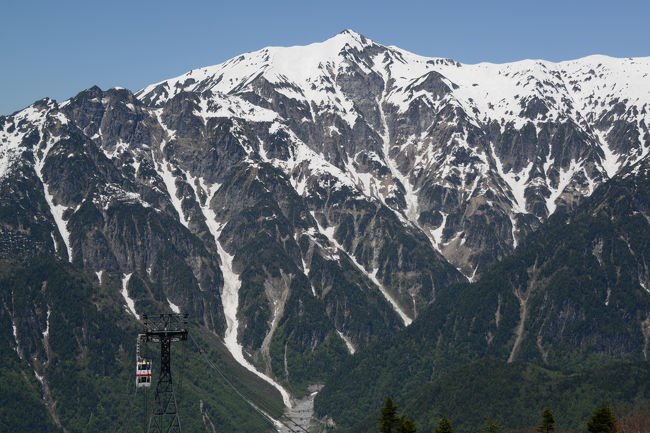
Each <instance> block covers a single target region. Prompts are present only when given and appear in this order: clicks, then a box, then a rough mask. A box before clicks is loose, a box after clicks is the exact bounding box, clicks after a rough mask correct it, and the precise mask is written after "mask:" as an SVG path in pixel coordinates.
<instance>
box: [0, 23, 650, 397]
mask: <svg viewBox="0 0 650 433" xmlns="http://www.w3.org/2000/svg"><path fill="white" fill-rule="evenodd" d="M649 73H650V58H639V59H613V58H608V57H603V56H592V57H587V58H584V59H579V60H575V61H568V62H561V63H551V62H546V61H530V60H527V61H522V62H516V63H510V64H505V65H494V64H486V63H483V64H477V65H462V64H460V63H457V62H455V61H453V60H449V59H438V58H425V57H421V56H417V55H415V54H412V53H409V52H407V51H404V50H401V49H399V48H395V47H387V46H383V45H380V44H377V43H375V42H373V41H371V40H369V39H367V38H365V37H364V36H361V35H359V34H357V33H354V32H352V31H347V30H346V31H344V32H342V33H340V34H338V35H336V36H334V37H333V38H331V39H329V40H327V41H325V42H322V43H316V44H311V45H308V46H305V47H289V48H279V47H273V48H265V49H262V50H260V51H257V52H253V53H247V54H243V55H241V56H239V57H237V58H233V59H231V60H228V61H226V62H225V63H222V64H220V65H216V66H211V67H207V68H202V69H197V70H193V71H191V72H188V73H187V74H185V75H182V76H180V77H177V78H173V79H170V80H167V81H163V82H160V83H157V84H152V85H150V86H147V87H146V88H144V89H142V90H140V91H138V92H137V93H135V94H132V93H131V92H130V91H128V90H125V89H110V90H108V91H101V90H100V89H99V88H96V87H94V88H91V89H88V90H86V91H84V92H81V93H80V94H79V95H77V96H76V97H74V98H71V99H70V100H68V101H65V102H63V103H61V104H58V103H57V102H55V101H52V100H42V101H38V102H36V103H35V104H33V105H32V106H30V107H28V108H26V109H25V110H22V111H19V112H17V113H14V114H12V115H10V116H3V117H0V197H1V199H0V205H1V207H2V211H3V212H2V213H0V229H1V230H2V231H1V239H0V240H1V242H2V245H3V247H4V248H3V251H4V255H5V259H7V260H27V259H29V258H30V257H32V256H33V255H34V254H37V253H38V254H42V253H47V254H51V255H56V256H57V257H59V258H61V259H64V260H67V261H69V262H71V263H72V265H73V266H76V267H78V268H80V269H83V271H85V272H86V273H87V274H88V275H90V276H93V278H95V276H96V282H97V283H98V284H100V285H102V286H106V287H108V288H107V290H108V291H109V293H112V296H113V297H114V301H115V302H117V303H120V304H122V305H123V306H124V313H125V314H131V315H132V316H134V317H137V316H138V315H139V314H141V313H143V312H146V311H156V310H157V309H160V308H161V306H165V307H168V308H171V309H172V310H176V309H178V308H181V309H182V310H183V311H187V312H189V313H190V314H191V315H192V316H193V317H195V318H197V320H198V321H199V322H200V323H201V324H202V325H204V326H206V327H207V328H209V329H211V330H214V331H216V332H217V333H218V334H219V335H221V336H222V337H223V338H224V341H225V343H226V345H227V346H228V348H229V349H230V351H231V353H232V354H233V356H234V357H235V358H236V359H238V360H239V361H240V362H241V363H242V364H243V365H245V366H246V367H247V368H249V369H251V370H254V371H255V372H256V373H257V374H259V375H261V376H262V377H263V378H264V380H267V381H269V382H270V383H273V384H274V385H275V386H277V387H278V388H279V389H280V388H281V386H280V385H279V383H282V385H283V386H285V387H288V388H291V389H293V390H299V391H304V389H306V385H307V384H308V383H314V382H316V381H318V380H320V379H321V378H322V377H325V376H326V375H327V374H328V373H330V372H331V371H333V369H334V368H335V367H336V365H338V363H339V362H341V360H342V359H344V358H345V357H346V356H347V352H350V353H352V352H354V350H355V349H356V348H358V347H363V346H365V345H367V344H368V343H370V342H372V341H375V340H377V339H381V338H383V337H384V336H386V335H391V334H394V333H395V332H397V331H398V330H399V329H401V328H403V327H404V326H406V325H408V324H410V323H411V321H412V320H413V319H415V318H416V317H417V315H418V311H419V310H421V309H422V308H423V307H424V306H426V305H428V304H429V303H430V302H431V301H432V300H434V299H435V296H436V291H437V290H439V289H441V288H444V287H447V286H449V285H450V284H452V283H455V282H459V281H463V280H465V279H466V278H471V279H473V278H477V277H478V276H479V275H481V274H482V273H483V272H484V271H486V270H487V268H488V267H489V266H490V265H492V264H494V263H496V262H497V261H498V260H499V259H501V258H502V257H504V256H505V255H507V254H509V253H511V252H512V251H513V249H514V248H515V247H516V245H517V243H518V242H519V241H520V240H521V239H523V237H524V236H525V235H526V234H527V233H529V232H530V231H532V230H534V229H535V228H536V227H537V226H538V225H539V224H540V223H541V222H542V221H544V220H545V219H546V218H547V217H548V216H549V215H551V214H552V213H554V212H558V211H559V210H562V209H571V208H573V207H574V206H575V205H576V204H577V202H579V201H580V200H581V199H582V198H583V197H585V196H588V195H590V194H591V193H592V192H593V190H594V188H596V187H597V186H598V185H599V184H601V183H603V182H605V181H606V180H608V179H609V178H610V177H612V176H613V175H614V174H615V173H616V172H617V171H619V170H621V169H622V168H624V167H627V166H629V165H631V164H633V163H634V162H636V161H638V160H639V159H640V158H642V157H643V156H644V155H647V153H648V151H649V150H650V135H649V132H648V124H649V123H650V115H649V114H648V110H650V77H648V74H649ZM459 271H460V272H459ZM463 274H464V276H463ZM111 284H113V286H111ZM109 289H110V290H109ZM39 308H40V309H38V311H36V312H34V314H33V315H34V317H40V316H39V315H43V314H44V313H43V312H46V311H48V308H47V306H41V307H39ZM41 319H42V320H41ZM39 320H40V322H38V323H41V322H42V323H45V322H44V320H45V319H44V318H40V319H39ZM37 325H38V324H35V325H34V326H37ZM38 326H40V325H38ZM40 331H42V330H40ZM40 331H39V332H40ZM17 332H19V333H20V330H19V331H17ZM16 341H18V339H16ZM45 380H46V379H45ZM283 392H284V390H283ZM284 397H285V401H286V403H287V404H290V402H289V395H288V394H284Z"/></svg>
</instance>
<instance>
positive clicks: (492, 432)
mask: <svg viewBox="0 0 650 433" xmlns="http://www.w3.org/2000/svg"><path fill="white" fill-rule="evenodd" d="M500 431H501V427H500V426H499V423H498V422H494V421H492V420H491V419H490V418H488V419H487V426H485V428H484V429H483V432H482V433H499V432H500Z"/></svg>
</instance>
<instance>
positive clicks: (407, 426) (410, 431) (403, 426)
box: [395, 415, 417, 433]
mask: <svg viewBox="0 0 650 433" xmlns="http://www.w3.org/2000/svg"><path fill="white" fill-rule="evenodd" d="M395 433H417V428H416V427H415V424H413V421H411V420H410V419H409V417H407V416H406V415H402V416H401V417H400V418H399V427H397V430H395Z"/></svg>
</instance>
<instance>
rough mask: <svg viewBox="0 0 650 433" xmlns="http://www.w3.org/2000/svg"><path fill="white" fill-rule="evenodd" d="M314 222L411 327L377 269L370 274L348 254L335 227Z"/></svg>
mask: <svg viewBox="0 0 650 433" xmlns="http://www.w3.org/2000/svg"><path fill="white" fill-rule="evenodd" d="M312 216H314V215H313V213H312ZM314 220H316V224H318V230H319V231H320V232H321V233H323V234H324V235H325V236H326V237H327V239H329V241H330V242H331V243H332V244H333V245H335V246H336V248H338V249H339V250H340V251H343V252H344V253H346V255H347V256H348V257H349V258H350V260H351V261H352V263H354V265H355V266H356V267H357V268H358V269H359V270H360V271H362V272H363V273H364V274H365V275H366V276H367V277H368V278H370V280H371V281H372V282H373V283H375V285H376V286H377V287H378V288H379V291H380V292H381V294H382V295H384V298H386V300H387V301H388V302H389V303H390V304H391V305H392V306H393V309H394V310H395V312H396V313H397V314H398V315H399V317H400V318H401V319H402V321H403V322H404V325H405V326H409V325H410V324H411V323H412V322H413V319H411V318H410V317H409V316H408V315H407V314H406V313H405V312H404V311H403V310H402V308H401V307H400V306H399V304H398V303H397V301H395V299H394V298H393V297H392V296H391V295H390V294H389V293H388V291H387V290H386V288H384V286H383V284H382V283H381V282H380V281H379V279H378V278H377V271H378V270H377V269H374V270H373V271H372V272H368V271H367V270H366V268H365V267H364V266H362V265H361V263H359V262H358V261H357V259H356V258H355V257H354V256H353V255H352V254H348V253H347V252H346V251H345V249H344V248H343V246H342V245H341V244H339V243H338V241H337V240H336V238H335V237H334V230H335V229H336V228H335V227H334V226H331V227H327V228H323V227H321V225H320V223H319V222H318V220H317V219H316V218H315V217H314Z"/></svg>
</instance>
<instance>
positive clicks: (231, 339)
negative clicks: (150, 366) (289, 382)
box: [168, 173, 291, 407]
mask: <svg viewBox="0 0 650 433" xmlns="http://www.w3.org/2000/svg"><path fill="white" fill-rule="evenodd" d="M186 176H188V174H187V173H186ZM190 179H191V178H190ZM193 180H194V185H195V186H194V194H195V198H196V202H197V203H198V204H199V207H200V208H201V212H202V213H203V217H204V218H205V223H206V225H207V226H208V230H209V231H210V234H212V237H213V238H214V242H215V244H216V246H217V252H218V254H219V259H220V261H221V273H222V275H223V290H222V293H221V302H222V304H223V313H224V316H225V317H226V332H225V335H224V344H225V346H226V348H227V349H228V351H229V352H230V354H231V355H232V356H233V358H235V360H236V361H237V362H238V363H239V364H240V365H242V366H243V367H244V368H246V369H247V370H248V371H250V372H251V373H253V374H255V375H256V376H258V377H259V378H261V379H262V380H264V381H265V382H267V383H269V384H270V385H272V386H273V387H274V388H276V389H277V390H278V391H279V392H280V395H282V401H283V402H284V405H285V406H286V407H291V396H290V395H289V393H288V392H287V390H286V389H284V388H283V387H282V385H280V384H279V383H277V382H276V381H275V380H273V379H271V378H270V377H269V376H267V375H266V374H264V373H262V372H261V371H259V370H257V368H255V366H254V365H253V364H251V363H250V362H249V361H248V360H247V359H246V357H245V356H244V350H243V349H244V348H243V347H242V345H241V344H239V341H238V339H237V335H238V332H239V319H238V318H237V310H238V308H239V288H240V287H241V280H240V278H239V275H237V274H236V273H235V271H234V270H233V267H232V261H233V259H234V256H231V255H230V254H228V253H227V252H226V250H224V249H223V247H222V245H221V243H220V242H219V236H220V235H221V230H222V229H223V225H222V224H219V222H217V216H216V214H215V212H214V211H213V210H212V209H211V208H210V202H211V201H212V199H213V198H214V195H215V194H216V193H217V191H219V188H220V187H221V185H219V184H214V185H208V184H207V183H206V182H205V180H204V179H203V178H194V179H193ZM197 184H198V185H200V186H201V188H202V189H203V190H204V192H205V193H206V195H207V198H206V200H205V203H204V204H201V200H200V199H199V196H198V193H197V190H196V185H197ZM168 302H169V301H168Z"/></svg>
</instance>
